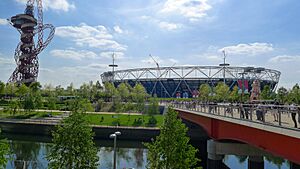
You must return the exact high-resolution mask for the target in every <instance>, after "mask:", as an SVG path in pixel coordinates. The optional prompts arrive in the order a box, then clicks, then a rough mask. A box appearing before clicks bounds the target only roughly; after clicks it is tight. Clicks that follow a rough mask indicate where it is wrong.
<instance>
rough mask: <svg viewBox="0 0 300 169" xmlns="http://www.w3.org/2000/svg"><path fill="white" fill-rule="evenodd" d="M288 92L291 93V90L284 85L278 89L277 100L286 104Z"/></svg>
mask: <svg viewBox="0 0 300 169" xmlns="http://www.w3.org/2000/svg"><path fill="white" fill-rule="evenodd" d="M288 94H289V91H288V90H287V89H286V88H284V87H280V88H279V89H278V90H277V95H276V98H277V100H278V101H279V102H280V103H281V104H284V103H286V102H287V99H288V97H287V96H288Z"/></svg>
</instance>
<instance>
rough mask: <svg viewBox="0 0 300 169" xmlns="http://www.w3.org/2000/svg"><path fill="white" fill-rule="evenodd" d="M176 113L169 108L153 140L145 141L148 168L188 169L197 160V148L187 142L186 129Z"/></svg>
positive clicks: (192, 166)
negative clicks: (158, 132) (157, 134)
mask: <svg viewBox="0 0 300 169" xmlns="http://www.w3.org/2000/svg"><path fill="white" fill-rule="evenodd" d="M177 115H178V114H177V112H176V111H175V110H173V109H171V108H170V109H169V111H168V113H167V114H166V117H165V119H164V124H163V126H162V127H161V129H160V134H159V136H157V137H156V139H155V141H153V142H151V143H145V145H146V147H147V148H148V150H149V151H148V156H147V158H148V162H149V163H148V168H149V169H157V168H159V169H182V168H184V169H189V168H194V167H195V165H196V164H197V162H198V161H199V159H197V158H196V152H197V151H198V150H197V149H195V148H194V147H193V146H192V145H190V144H189V137H187V136H186V133H187V130H188V129H187V127H186V126H185V125H184V124H183V123H182V122H181V120H180V119H178V118H177Z"/></svg>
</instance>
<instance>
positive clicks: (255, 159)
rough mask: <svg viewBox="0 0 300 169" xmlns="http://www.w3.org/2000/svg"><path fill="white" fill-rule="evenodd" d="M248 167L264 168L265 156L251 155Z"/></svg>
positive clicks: (252, 168)
mask: <svg viewBox="0 0 300 169" xmlns="http://www.w3.org/2000/svg"><path fill="white" fill-rule="evenodd" d="M248 169H264V157H263V156H249V158H248Z"/></svg>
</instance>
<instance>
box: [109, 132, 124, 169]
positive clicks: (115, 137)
mask: <svg viewBox="0 0 300 169" xmlns="http://www.w3.org/2000/svg"><path fill="white" fill-rule="evenodd" d="M119 135H121V132H119V131H116V132H115V133H113V134H110V135H109V138H111V139H112V138H113V139H114V168H113V169H116V168H117V165H116V162H117V161H116V158H117V152H116V146H117V136H119Z"/></svg>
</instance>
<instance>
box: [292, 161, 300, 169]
mask: <svg viewBox="0 0 300 169" xmlns="http://www.w3.org/2000/svg"><path fill="white" fill-rule="evenodd" d="M290 169H300V165H299V164H296V163H294V162H290Z"/></svg>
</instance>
